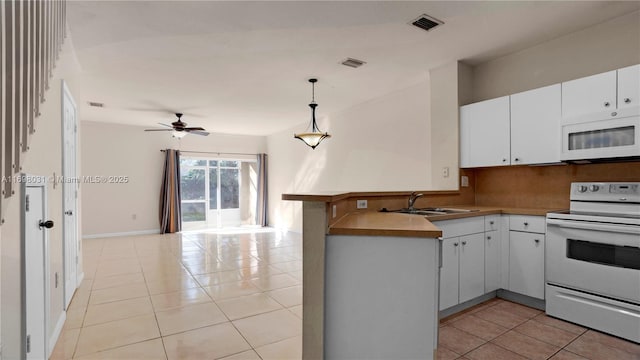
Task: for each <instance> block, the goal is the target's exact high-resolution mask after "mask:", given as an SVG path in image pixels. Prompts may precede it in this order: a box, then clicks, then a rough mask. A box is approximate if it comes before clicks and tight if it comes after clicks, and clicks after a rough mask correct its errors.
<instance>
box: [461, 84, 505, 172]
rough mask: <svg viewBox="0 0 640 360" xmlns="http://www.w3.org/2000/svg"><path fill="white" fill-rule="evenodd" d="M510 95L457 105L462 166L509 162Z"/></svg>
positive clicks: (498, 164)
mask: <svg viewBox="0 0 640 360" xmlns="http://www.w3.org/2000/svg"><path fill="white" fill-rule="evenodd" d="M509 128H510V125H509V97H508V96H503V97H500V98H497V99H491V100H486V101H481V102H478V103H475V104H470V105H465V106H462V107H460V141H461V143H460V164H461V167H463V168H464V167H482V166H502V165H509V159H510V157H511V156H510V155H511V154H510V144H509V142H510V133H509Z"/></svg>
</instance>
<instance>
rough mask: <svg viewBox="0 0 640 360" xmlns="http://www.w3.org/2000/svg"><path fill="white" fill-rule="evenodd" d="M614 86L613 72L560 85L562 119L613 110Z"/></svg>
mask: <svg viewBox="0 0 640 360" xmlns="http://www.w3.org/2000/svg"><path fill="white" fill-rule="evenodd" d="M616 84H617V82H616V71H615V70H614V71H609V72H606V73H602V74H597V75H593V76H587V77H585V78H580V79H576V80H572V81H567V82H564V83H562V117H563V118H573V117H576V116H579V115H583V114H591V113H597V112H602V111H607V110H612V109H615V108H616V89H617V86H616Z"/></svg>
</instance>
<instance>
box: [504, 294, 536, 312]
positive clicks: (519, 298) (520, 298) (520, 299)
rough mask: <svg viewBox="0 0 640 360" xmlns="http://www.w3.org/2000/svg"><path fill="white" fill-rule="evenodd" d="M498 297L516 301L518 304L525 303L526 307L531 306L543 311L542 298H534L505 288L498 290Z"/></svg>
mask: <svg viewBox="0 0 640 360" xmlns="http://www.w3.org/2000/svg"><path fill="white" fill-rule="evenodd" d="M498 297H499V298H501V299H505V300H509V301H513V302H517V303H519V304H522V305H526V306H528V307H532V308H535V309H538V310H542V311H544V309H545V301H544V300H542V299H536V298H534V297H531V296H527V295H522V294H518V293H514V292H511V291H509V290H505V289H500V290H498Z"/></svg>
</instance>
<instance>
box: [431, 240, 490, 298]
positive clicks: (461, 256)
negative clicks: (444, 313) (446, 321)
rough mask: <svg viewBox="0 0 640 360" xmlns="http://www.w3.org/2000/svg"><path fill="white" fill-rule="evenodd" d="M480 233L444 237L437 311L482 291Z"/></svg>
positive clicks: (481, 245) (482, 253) (482, 256)
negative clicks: (438, 308) (438, 307)
mask: <svg viewBox="0 0 640 360" xmlns="http://www.w3.org/2000/svg"><path fill="white" fill-rule="evenodd" d="M483 235H484V234H483V233H477V234H471V235H464V236H459V237H454V238H448V239H444V241H443V243H442V268H441V269H440V310H442V309H447V308H450V307H452V306H454V305H458V304H459V303H462V302H465V301H467V300H471V299H473V298H476V297H478V296H481V295H483V294H484V243H483V242H484V238H483Z"/></svg>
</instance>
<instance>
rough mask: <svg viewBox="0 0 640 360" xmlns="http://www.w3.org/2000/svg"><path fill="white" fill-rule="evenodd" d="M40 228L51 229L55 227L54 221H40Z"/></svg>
mask: <svg viewBox="0 0 640 360" xmlns="http://www.w3.org/2000/svg"><path fill="white" fill-rule="evenodd" d="M38 227H39V228H40V229H42V228H43V227H45V228H47V229H51V228H52V227H53V221H51V220H47V221H42V220H40V222H39V223H38Z"/></svg>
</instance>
